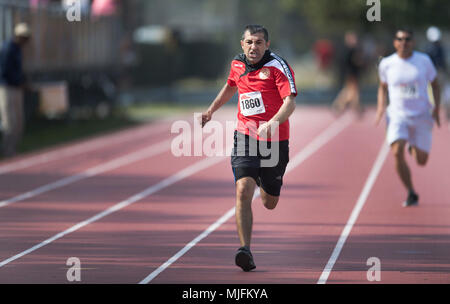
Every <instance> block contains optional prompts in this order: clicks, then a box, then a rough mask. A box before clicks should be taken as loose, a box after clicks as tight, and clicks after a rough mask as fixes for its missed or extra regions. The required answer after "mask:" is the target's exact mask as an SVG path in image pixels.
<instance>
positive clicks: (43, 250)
mask: <svg viewBox="0 0 450 304" xmlns="http://www.w3.org/2000/svg"><path fill="white" fill-rule="evenodd" d="M184 161H186V159H184ZM157 163H159V164H160V167H161V164H167V163H170V162H168V161H165V162H164V161H159V162H157ZM223 166H225V169H224V170H226V171H229V164H228V163H227V162H223ZM130 170H131V171H134V170H135V169H130ZM146 171H147V172H148V168H142V172H143V174H145V173H144V172H146ZM222 171H223V170H222V169H221V170H220V172H222ZM212 172H215V171H212ZM216 174H217V173H214V174H213V176H214V175H216ZM230 174H231V173H230ZM226 179H227V182H228V183H229V182H230V177H229V176H226ZM207 181H209V180H208V179H207ZM193 185H197V186H198V183H195V182H194V183H193ZM181 187H182V189H189V187H183V186H181ZM80 188H83V187H80ZM174 188H176V189H178V188H179V187H178V186H177V187H174ZM168 191H169V190H168ZM170 191H173V190H170ZM85 192H87V193H88V192H89V190H88V189H86V190H85ZM198 193H199V192H196V195H198ZM214 193H217V191H216V192H214ZM228 193H230V192H228ZM231 193H232V192H231ZM177 197H178V199H176V200H179V199H180V198H179V197H180V195H178V196H177ZM155 198H157V195H156V196H155V195H153V196H152V197H151V198H150V200H151V201H153V199H155ZM191 199H192V197H191ZM207 199H208V201H209V200H210V198H207ZM227 202H229V200H228V199H227ZM142 203H144V202H142ZM140 205H141V204H140V203H138V204H136V206H140ZM167 205H168V202H164V208H168V206H167ZM146 206H150V207H153V203H152V204H151V205H150V204H147V205H146ZM227 206H228V205H227ZM133 208H135V205H133V206H130V207H127V208H126V209H124V210H121V211H120V212H118V213H117V214H115V215H111V216H108V217H107V218H105V221H106V222H108V219H109V218H112V217H115V216H117V217H118V218H119V219H121V218H122V216H121V214H122V215H123V214H128V212H130V211H129V210H130V209H133ZM69 209H70V208H68V209H67V210H66V213H67V211H68V210H69ZM181 211H185V212H186V210H181ZM214 211H215V212H217V209H216V208H214ZM131 214H140V212H137V213H133V212H131ZM155 215H156V218H155V222H156V223H157V224H158V223H159V222H160V221H161V213H156V214H153V213H152V212H151V213H150V214H149V218H148V221H150V222H151V221H152V218H154V216H155ZM119 221H120V220H119ZM158 221H159V222H158ZM102 222H103V220H101V221H100V222H99V223H95V224H93V225H89V226H87V227H85V228H83V229H81V230H80V231H77V232H76V233H74V234H72V235H70V236H65V237H64V238H63V239H61V240H60V241H61V242H64V241H65V240H67V239H70V238H71V237H72V236H74V237H75V238H76V236H77V235H78V234H79V233H83V231H90V230H89V229H90V228H91V227H98V226H101V223H102ZM133 222H134V221H131V222H127V223H126V224H124V225H122V226H121V225H115V226H114V228H115V227H125V228H126V229H130V227H133V226H132V223H133ZM109 227H110V229H112V230H113V231H114V229H113V227H111V226H109ZM169 230H170V229H169ZM133 231H134V229H133ZM88 234H89V233H88ZM83 239H84V238H83ZM86 239H90V237H87V238H86ZM126 239H129V240H134V239H133V238H130V237H129V236H127V238H126ZM60 241H58V242H55V244H50V245H48V246H47V247H44V248H41V249H39V250H38V251H37V252H36V253H33V254H32V255H30V256H26V257H23V258H21V259H20V260H18V261H15V262H13V263H11V264H9V265H7V266H5V267H4V268H3V269H0V273H1V272H3V271H9V270H12V269H16V268H17V267H19V266H17V265H20V267H22V266H24V264H22V263H25V265H27V262H26V260H27V259H28V258H31V259H33V256H36V255H39V254H40V253H41V252H46V250H50V249H48V248H53V246H54V245H55V246H57V244H58V243H59V242H60ZM134 241H135V240H134ZM138 245H142V244H141V243H139V244H138ZM65 258H67V257H65ZM42 259H45V257H42ZM40 260H41V258H38V259H37V261H36V264H37V265H36V264H33V265H34V266H36V267H39V266H38V264H39V261H40ZM22 261H25V262H22ZM59 265H60V264H59ZM124 267H125V268H127V267H130V266H129V265H128V266H127V265H124ZM94 268H95V267H94ZM5 269H6V270H5ZM58 270H59V271H61V269H58ZM143 271H144V272H145V270H143ZM19 273H20V272H19ZM37 273H38V272H37ZM2 276H3V275H2ZM7 277H8V280H11V279H12V277H14V276H11V275H8V276H7ZM108 277H111V275H109V276H108ZM119 277H123V275H120V276H119ZM28 279H31V278H28ZM62 279H64V277H63V278H62ZM40 280H41V281H42V280H45V279H43V278H41V279H40ZM134 280H136V278H134Z"/></svg>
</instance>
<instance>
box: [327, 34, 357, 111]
mask: <svg viewBox="0 0 450 304" xmlns="http://www.w3.org/2000/svg"><path fill="white" fill-rule="evenodd" d="M342 63H343V66H342V74H343V77H344V87H343V88H342V90H341V91H340V92H339V94H338V96H337V97H336V99H335V100H334V101H333V104H332V109H333V111H335V112H336V113H337V114H341V113H342V112H343V111H344V110H345V109H346V108H347V107H348V106H350V107H351V108H352V109H353V110H355V111H356V112H357V113H359V114H361V112H362V108H361V105H360V92H359V78H360V75H361V70H362V69H363V66H364V61H363V55H362V51H361V49H360V47H359V43H358V36H357V35H356V34H355V33H353V32H348V33H346V34H345V53H344V57H343V62H342Z"/></svg>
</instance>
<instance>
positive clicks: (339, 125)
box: [139, 115, 353, 284]
mask: <svg viewBox="0 0 450 304" xmlns="http://www.w3.org/2000/svg"><path fill="white" fill-rule="evenodd" d="M352 121H353V119H352V118H351V117H350V116H348V115H344V116H342V117H341V118H339V120H337V121H335V122H333V123H332V124H331V125H330V126H329V127H328V128H327V129H325V130H324V131H323V132H322V133H320V134H319V135H318V136H317V137H316V138H315V139H314V140H313V141H312V142H310V143H309V144H308V145H307V146H306V147H305V148H304V149H302V150H301V151H300V152H299V153H298V154H297V155H296V156H295V157H294V158H293V159H292V160H291V161H290V162H289V165H288V166H287V168H286V174H288V173H289V172H290V171H291V170H293V169H294V168H295V167H297V166H298V165H300V164H301V163H302V162H303V161H305V160H306V159H307V158H308V157H309V156H311V155H312V154H313V153H314V152H316V151H317V150H319V149H320V148H321V147H322V146H324V145H325V144H326V143H327V142H329V141H330V140H331V139H333V138H334V137H335V136H336V135H338V134H339V133H340V132H341V131H342V130H344V129H345V128H346V127H347V126H348V125H349V124H350V123H351V122H352ZM259 195H260V192H259V188H258V189H257V191H256V192H255V194H254V195H253V199H255V198H257V197H258V196H259ZM235 209H236V207H233V208H231V209H230V210H228V211H227V212H226V213H225V214H224V215H223V216H222V217H220V218H219V219H218V220H217V221H216V222H214V223H213V224H212V225H211V226H209V227H208V228H207V229H206V230H205V231H203V232H202V233H201V234H200V235H198V236H197V237H196V238H194V239H193V240H192V241H190V242H189V243H188V244H187V245H185V246H184V247H183V248H182V249H181V250H180V251H178V252H177V253H176V254H175V255H174V256H172V257H171V258H170V259H168V260H167V261H166V262H165V263H163V264H162V265H161V266H159V267H158V268H157V269H156V270H154V271H153V272H152V273H150V274H149V275H148V276H147V277H145V278H144V279H143V280H142V281H140V282H139V284H147V283H149V282H151V281H152V280H153V279H154V278H155V277H156V276H158V275H159V274H160V273H161V272H163V271H164V270H166V269H167V268H168V267H170V265H172V264H173V263H174V262H175V261H177V260H178V259H179V258H180V257H182V256H183V255H184V254H185V253H186V252H188V251H189V250H190V249H191V248H192V247H194V246H195V245H197V243H198V242H200V241H201V240H202V239H204V238H205V237H207V236H208V235H209V234H210V233H211V232H213V231H214V230H216V229H217V228H219V227H220V226H221V225H222V224H223V223H225V222H227V221H228V220H229V219H230V218H231V217H232V216H233V215H234V214H235Z"/></svg>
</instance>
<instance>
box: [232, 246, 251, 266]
mask: <svg viewBox="0 0 450 304" xmlns="http://www.w3.org/2000/svg"><path fill="white" fill-rule="evenodd" d="M235 262H236V265H237V266H239V267H241V268H242V270H244V271H245V272H248V271H250V270H252V269H255V268H256V266H255V262H253V255H252V253H251V252H250V250H249V249H247V248H245V247H241V248H239V249H238V251H237V253H236V256H235Z"/></svg>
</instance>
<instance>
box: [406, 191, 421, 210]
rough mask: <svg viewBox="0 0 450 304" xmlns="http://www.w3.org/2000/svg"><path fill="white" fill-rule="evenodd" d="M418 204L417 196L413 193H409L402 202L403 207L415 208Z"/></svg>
mask: <svg viewBox="0 0 450 304" xmlns="http://www.w3.org/2000/svg"><path fill="white" fill-rule="evenodd" d="M418 204H419V196H418V195H417V194H416V193H414V192H410V193H409V194H408V198H407V199H406V201H404V202H403V207H410V206H417V205H418Z"/></svg>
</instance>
